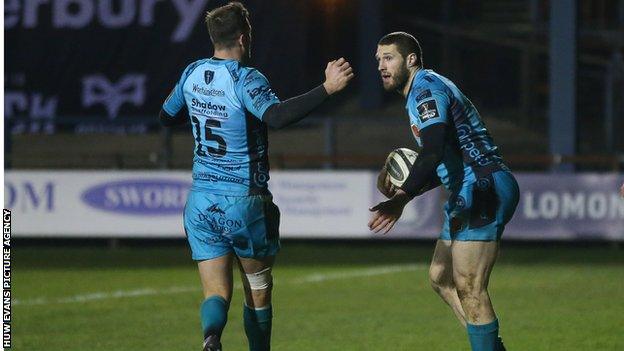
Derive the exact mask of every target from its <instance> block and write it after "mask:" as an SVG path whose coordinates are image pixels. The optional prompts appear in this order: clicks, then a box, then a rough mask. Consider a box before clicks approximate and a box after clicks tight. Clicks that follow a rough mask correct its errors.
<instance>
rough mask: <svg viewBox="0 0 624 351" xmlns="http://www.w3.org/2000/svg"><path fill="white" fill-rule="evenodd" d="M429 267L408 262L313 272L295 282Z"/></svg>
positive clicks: (318, 280)
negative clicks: (330, 271) (396, 264)
mask: <svg viewBox="0 0 624 351" xmlns="http://www.w3.org/2000/svg"><path fill="white" fill-rule="evenodd" d="M425 267H427V266H426V265H424V264H406V265H398V266H380V267H379V266H378V267H372V268H366V269H357V270H345V271H339V272H333V273H326V274H321V273H317V274H311V275H308V276H305V277H302V278H299V279H295V280H294V281H293V283H294V284H306V283H319V282H324V281H327V280H343V279H349V278H359V277H372V276H376V275H385V274H392V273H399V272H407V271H415V270H418V269H423V268H425Z"/></svg>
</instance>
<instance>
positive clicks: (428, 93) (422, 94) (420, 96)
mask: <svg viewBox="0 0 624 351" xmlns="http://www.w3.org/2000/svg"><path fill="white" fill-rule="evenodd" d="M430 97H431V90H429V89H426V90H423V91H422V92H420V94H418V96H416V101H420V100H424V99H426V98H430Z"/></svg>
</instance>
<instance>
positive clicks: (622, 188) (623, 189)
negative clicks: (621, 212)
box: [620, 183, 624, 197]
mask: <svg viewBox="0 0 624 351" xmlns="http://www.w3.org/2000/svg"><path fill="white" fill-rule="evenodd" d="M620 196H622V197H624V183H622V186H621V187H620Z"/></svg>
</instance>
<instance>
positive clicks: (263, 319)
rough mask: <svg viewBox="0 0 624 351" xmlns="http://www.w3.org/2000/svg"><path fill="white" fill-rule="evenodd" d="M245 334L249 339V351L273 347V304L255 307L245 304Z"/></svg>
mask: <svg viewBox="0 0 624 351" xmlns="http://www.w3.org/2000/svg"><path fill="white" fill-rule="evenodd" d="M243 320H244V322H245V334H247V339H248V340H249V351H269V350H270V349H271V324H272V320H273V308H272V307H271V305H268V306H266V307H261V308H259V309H254V308H251V307H248V306H247V305H245V307H244V310H243Z"/></svg>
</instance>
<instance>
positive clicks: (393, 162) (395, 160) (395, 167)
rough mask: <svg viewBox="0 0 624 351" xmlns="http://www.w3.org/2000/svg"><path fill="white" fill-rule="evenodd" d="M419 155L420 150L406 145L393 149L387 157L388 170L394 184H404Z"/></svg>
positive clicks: (397, 185) (398, 185)
mask: <svg viewBox="0 0 624 351" xmlns="http://www.w3.org/2000/svg"><path fill="white" fill-rule="evenodd" d="M417 157H418V152H416V151H414V150H411V149H408V148H404V147H403V148H400V149H396V150H393V151H392V152H391V153H390V154H389V155H388V157H387V158H386V171H387V172H388V177H389V178H390V183H392V185H394V186H396V187H400V186H401V185H403V183H404V182H405V180H406V179H407V176H408V175H409V171H410V168H412V165H413V164H414V162H416V158H417Z"/></svg>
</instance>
